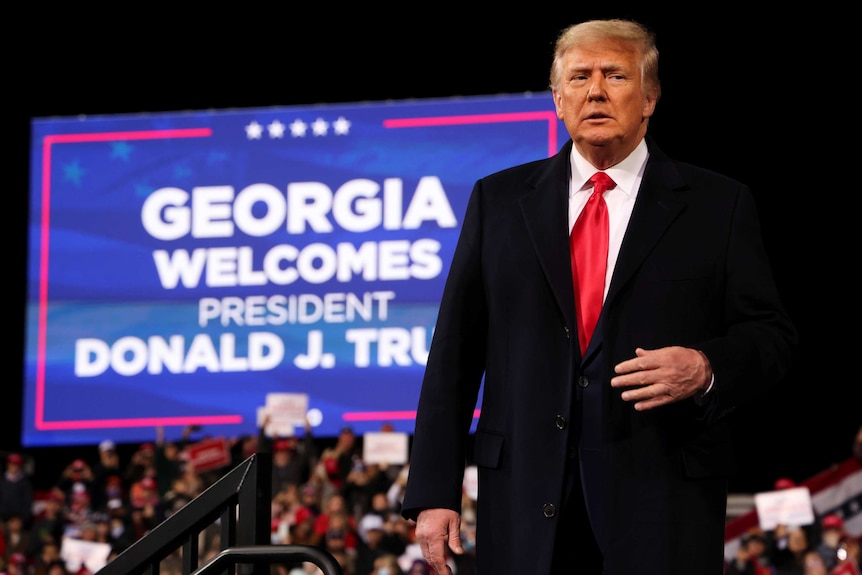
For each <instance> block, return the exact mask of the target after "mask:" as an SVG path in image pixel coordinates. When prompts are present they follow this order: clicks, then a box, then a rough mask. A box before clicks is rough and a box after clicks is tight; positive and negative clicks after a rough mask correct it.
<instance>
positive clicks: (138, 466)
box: [123, 443, 156, 486]
mask: <svg viewBox="0 0 862 575" xmlns="http://www.w3.org/2000/svg"><path fill="white" fill-rule="evenodd" d="M155 465H156V446H155V444H153V443H142V444H141V445H140V446H138V449H137V450H136V451H135V452H134V453H133V454H132V457H131V459H130V460H129V462H128V463H127V464H126V467H125V470H124V472H123V480H124V482H125V484H126V485H129V486H131V485H132V484H133V483H135V482H136V481H140V480H141V479H143V478H144V477H145V476H147V475H149V476H150V477H154V476H155V475H156V469H155Z"/></svg>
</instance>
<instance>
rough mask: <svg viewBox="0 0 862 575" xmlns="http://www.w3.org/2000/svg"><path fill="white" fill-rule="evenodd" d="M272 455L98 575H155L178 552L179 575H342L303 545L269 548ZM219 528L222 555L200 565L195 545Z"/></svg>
mask: <svg viewBox="0 0 862 575" xmlns="http://www.w3.org/2000/svg"><path fill="white" fill-rule="evenodd" d="M271 504H272V455H271V454H270V453H267V452H262V453H256V454H254V455H252V456H251V457H249V458H248V459H246V460H245V461H244V462H243V463H241V464H240V465H238V466H237V467H235V468H234V469H233V470H231V471H230V472H228V473H227V474H225V475H224V476H223V477H221V478H220V479H219V480H217V481H216V482H215V483H213V484H212V485H211V486H210V487H208V488H207V489H206V490H205V491H204V492H203V493H201V494H200V495H198V496H197V497H196V498H194V499H193V500H191V501H190V502H189V503H187V504H186V505H185V506H184V507H182V508H181V509H179V510H178V511H177V512H176V513H174V514H173V515H171V516H170V517H168V518H167V519H165V520H164V521H162V522H161V523H160V524H158V525H157V526H156V527H155V528H153V529H152V530H151V531H150V532H149V533H147V534H146V535H145V536H144V537H142V538H141V539H139V540H137V541H136V542H135V543H133V544H132V545H131V546H129V547H128V548H127V549H126V550H124V551H123V552H122V553H120V554H119V555H117V556H116V557H114V558H113V559H112V560H111V561H110V562H109V563H108V564H107V565H105V566H104V567H102V568H101V569H100V570H99V571H98V572H97V573H96V575H159V574H160V571H161V563H162V561H164V560H165V559H166V558H167V557H168V556H170V555H172V554H174V553H175V552H177V551H180V556H181V561H182V573H183V575H215V574H232V573H236V572H237V566H239V565H242V566H245V567H244V569H243V570H242V573H243V575H245V574H248V575H267V574H268V573H269V572H270V570H269V568H268V565H271V564H273V563H285V562H289V561H299V562H304V561H309V562H311V563H314V564H315V565H317V566H318V567H320V568H321V569H322V570H323V573H324V575H342V571H341V568H340V566H339V564H338V563H337V562H336V561H335V559H334V558H333V557H332V556H331V555H330V554H329V553H327V552H326V551H324V550H322V549H320V548H317V547H313V546H305V545H272V544H271V531H270V530H271V525H270V523H271V518H272V511H271ZM214 525H217V526H218V529H219V534H220V540H219V549H220V553H219V554H218V555H216V556H215V557H213V558H212V559H210V560H209V561H207V562H206V564H203V565H202V564H201V563H202V561H201V556H200V549H199V540H200V537H201V534H202V533H203V532H204V531H205V530H207V529H208V528H211V527H213V526H214Z"/></svg>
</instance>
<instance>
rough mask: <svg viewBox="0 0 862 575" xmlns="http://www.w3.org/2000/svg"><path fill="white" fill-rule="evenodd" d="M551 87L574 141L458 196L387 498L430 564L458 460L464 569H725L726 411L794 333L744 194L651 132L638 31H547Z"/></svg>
mask: <svg viewBox="0 0 862 575" xmlns="http://www.w3.org/2000/svg"><path fill="white" fill-rule="evenodd" d="M550 86H551V90H552V96H553V104H554V106H555V109H556V113H557V116H558V117H559V118H560V119H561V120H563V122H564V123H565V125H566V129H567V131H568V134H569V136H570V139H569V140H568V142H567V143H566V144H565V145H564V146H563V147H562V149H561V150H560V151H559V152H558V153H557V154H556V155H554V156H553V157H551V158H547V159H542V160H537V161H534V162H530V163H527V164H524V165H521V166H515V167H511V168H508V169H505V170H502V171H500V172H498V173H495V174H492V175H489V176H487V177H483V178H480V179H479V180H477V181H476V183H475V185H474V187H473V191H472V193H471V196H470V199H469V201H468V204H467V207H466V212H465V214H464V217H463V220H462V221H463V223H462V226H461V232H460V234H461V235H460V238H459V240H458V243H457V246H456V248H455V253H454V255H453V257H452V260H451V266H450V270H449V273H448V278H447V280H446V284H445V287H444V291H443V295H442V298H441V304H440V308H439V314H438V318H437V323H436V326H435V330H434V335H433V338H432V342H431V346H430V354H429V356H428V359H427V363H426V368H425V377H424V379H423V383H422V389H421V392H420V397H419V402H418V408H417V409H418V411H417V417H416V424H415V432H414V436H413V443H412V448H411V456H410V475H409V477H408V483H407V489H406V493H405V497H404V501H403V509H402V512H403V513H404V514H405V515H406V516H407V517H409V518H410V519H414V520H415V521H416V537H417V539H418V541H419V542H420V546H421V548H422V551H423V553H424V556H425V558H426V559H427V561H428V562H429V564H430V565H431V567H432V568H433V569H434V570H436V572H437V573H438V574H443V573H446V572H447V569H448V566H447V564H446V557H447V553H448V552H449V551H448V550H449V549H450V548H451V550H452V551H453V552H454V553H458V554H460V553H463V552H464V548H463V544H462V542H461V540H460V517H459V510H460V504H461V489H462V480H463V475H464V469H465V464H466V463H467V462H468V460H469V461H470V462H471V463H473V464H475V465H476V466H477V467H478V482H479V489H478V492H479V494H480V495H479V501H478V505H477V511H478V519H477V535H476V537H477V544H476V553H477V557H476V559H477V570H478V573H479V575H490V574H494V575H506V574H522V573H531V574H532V575H548V574H551V573H563V572H577V573H578V574H579V575H596V574H599V573H601V574H603V575H631V574H632V573H637V574H638V575H652V574H656V575H679V574H683V573H685V574H689V573H697V574H698V575H719V574H720V573H721V572H722V570H723V567H724V525H725V510H726V494H727V486H728V475H729V474H730V473H731V472H732V471H733V470H734V469H735V462H734V461H733V454H732V449H731V445H732V441H733V439H734V436H735V434H734V433H731V421H732V418H731V414H733V413H734V411H735V410H736V409H737V408H738V407H739V406H740V405H743V404H745V403H746V402H748V401H750V400H752V399H754V398H758V397H761V396H764V395H765V394H766V392H767V391H769V390H771V389H774V387H775V386H776V385H778V384H779V383H780V382H781V381H782V380H783V379H784V378H785V376H786V375H787V374H788V372H789V370H790V367H791V358H792V356H793V353H794V351H795V347H796V345H797V333H796V329H795V326H794V325H793V323H792V321H791V320H790V318H789V316H788V314H787V313H786V311H785V309H784V307H783V304H782V302H781V299H780V296H779V293H778V290H777V288H776V285H775V281H774V278H773V277H772V272H771V266H770V263H769V261H768V257H767V253H766V249H765V246H764V241H763V239H762V237H761V231H760V224H759V220H758V213H757V204H756V201H755V197H754V194H753V193H752V191H751V190H750V189H749V187H748V186H746V185H745V184H743V183H741V182H738V181H735V180H734V179H731V178H730V177H727V176H724V175H720V174H717V173H715V172H713V171H710V170H707V169H703V168H700V167H697V166H693V165H690V164H688V163H683V162H680V161H677V160H675V159H672V158H671V157H669V156H668V155H666V154H665V153H664V152H663V151H662V150H661V149H660V148H659V143H658V142H657V141H656V139H655V138H653V137H652V136H648V135H647V126H648V123H649V122H650V120H651V117H652V116H653V113H654V112H655V110H656V105H657V102H658V100H659V97H660V94H661V88H660V83H659V74H658V49H657V45H656V39H655V37H654V34H653V33H652V31H650V30H649V29H647V28H646V27H644V26H642V25H641V24H639V23H637V22H633V21H626V20H594V21H587V22H582V23H579V24H576V25H573V26H571V27H568V28H566V29H565V30H563V31H562V33H561V34H560V35H559V37H558V38H557V41H556V45H555V49H554V58H553V63H552V66H551V73H550ZM594 190H598V191H599V192H600V193H599V194H595V195H592V192H593V191H594ZM582 212H583V213H584V214H585V217H584V218H583V219H581V218H580V217H579V216H580V215H581V213H582ZM576 296H577V300H576V299H575V298H576ZM483 382H484V392H483V393H484V395H483V397H482V401H481V414H480V416H479V419H478V422H477V424H476V430H475V434H473V436H472V437H470V434H469V431H470V429H471V425H472V420H473V414H474V411H475V408H476V406H477V403H478V401H477V400H478V394H479V390H480V388H481V387H482V383H483ZM468 441H470V442H471V443H470V451H469V452H468ZM483 501H487V502H488V503H487V504H483V503H482V502H483ZM573 557H576V558H577V563H576V564H575V565H573V564H572V560H573V559H572V558H573Z"/></svg>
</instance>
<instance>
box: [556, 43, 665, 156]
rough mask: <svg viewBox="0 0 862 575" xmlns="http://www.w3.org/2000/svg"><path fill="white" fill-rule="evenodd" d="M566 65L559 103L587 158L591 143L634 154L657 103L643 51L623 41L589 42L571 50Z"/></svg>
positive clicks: (573, 135)
mask: <svg viewBox="0 0 862 575" xmlns="http://www.w3.org/2000/svg"><path fill="white" fill-rule="evenodd" d="M562 64H563V65H562V66H561V69H560V71H561V74H560V79H559V83H558V85H557V86H556V87H555V88H554V90H553V93H554V104H555V106H556V110H557V116H558V117H559V118H560V119H561V120H563V121H564V122H565V124H566V129H567V130H568V132H569V135H570V136H571V137H572V140H573V141H574V143H575V145H576V146H577V147H578V150H579V151H581V154H582V155H584V156H586V157H587V158H589V157H590V156H591V155H590V153H589V152H587V151H586V150H587V149H588V148H590V147H611V148H612V149H613V150H614V153H615V154H617V155H620V159H622V157H624V156H625V155H628V153H629V152H631V151H632V150H633V149H634V148H635V146H636V145H637V144H638V142H640V140H641V139H642V138H643V136H644V134H645V133H646V127H647V119H648V118H649V117H650V116H652V114H653V111H654V110H655V104H656V98H655V96H654V95H652V94H648V93H647V90H646V88H645V86H644V85H643V82H642V81H641V71H640V68H639V67H638V53H637V51H636V50H635V49H634V48H632V47H631V46H629V45H627V44H625V43H623V42H618V41H609V40H605V41H601V42H592V43H586V44H584V45H581V46H576V47H573V48H570V49H569V51H568V52H566V54H565V56H564V57H563V60H562Z"/></svg>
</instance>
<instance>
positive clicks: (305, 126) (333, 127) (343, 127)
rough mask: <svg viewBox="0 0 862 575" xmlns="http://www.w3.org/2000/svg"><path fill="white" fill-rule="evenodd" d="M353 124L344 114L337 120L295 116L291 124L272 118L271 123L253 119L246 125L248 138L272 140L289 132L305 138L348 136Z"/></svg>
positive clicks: (291, 135) (296, 136) (292, 136)
mask: <svg viewBox="0 0 862 575" xmlns="http://www.w3.org/2000/svg"><path fill="white" fill-rule="evenodd" d="M352 125H353V124H352V123H351V122H350V120H348V119H347V118H345V117H344V116H338V117H337V118H336V119H335V120H331V121H330V120H327V119H326V118H323V117H320V116H318V117H317V118H314V119H313V120H311V119H303V118H295V119H294V120H293V121H291V122H290V123H289V124H286V125H285V124H284V123H282V122H281V120H278V119H276V120H272V121H271V122H269V123H266V124H265V125H264V124H261V123H260V122H258V121H257V120H252V121H251V122H249V123H248V124H246V125H245V126H244V128H243V129H244V130H245V135H246V138H247V139H249V140H262V139H264V136H266V137H267V138H268V139H270V140H279V139H282V138H284V136H285V133H286V132H289V133H290V137H291V138H304V137H306V136H308V135H309V133H310V135H312V136H315V137H324V136H329V135H333V136H346V135H348V134H350V128H351V126H352Z"/></svg>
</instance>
